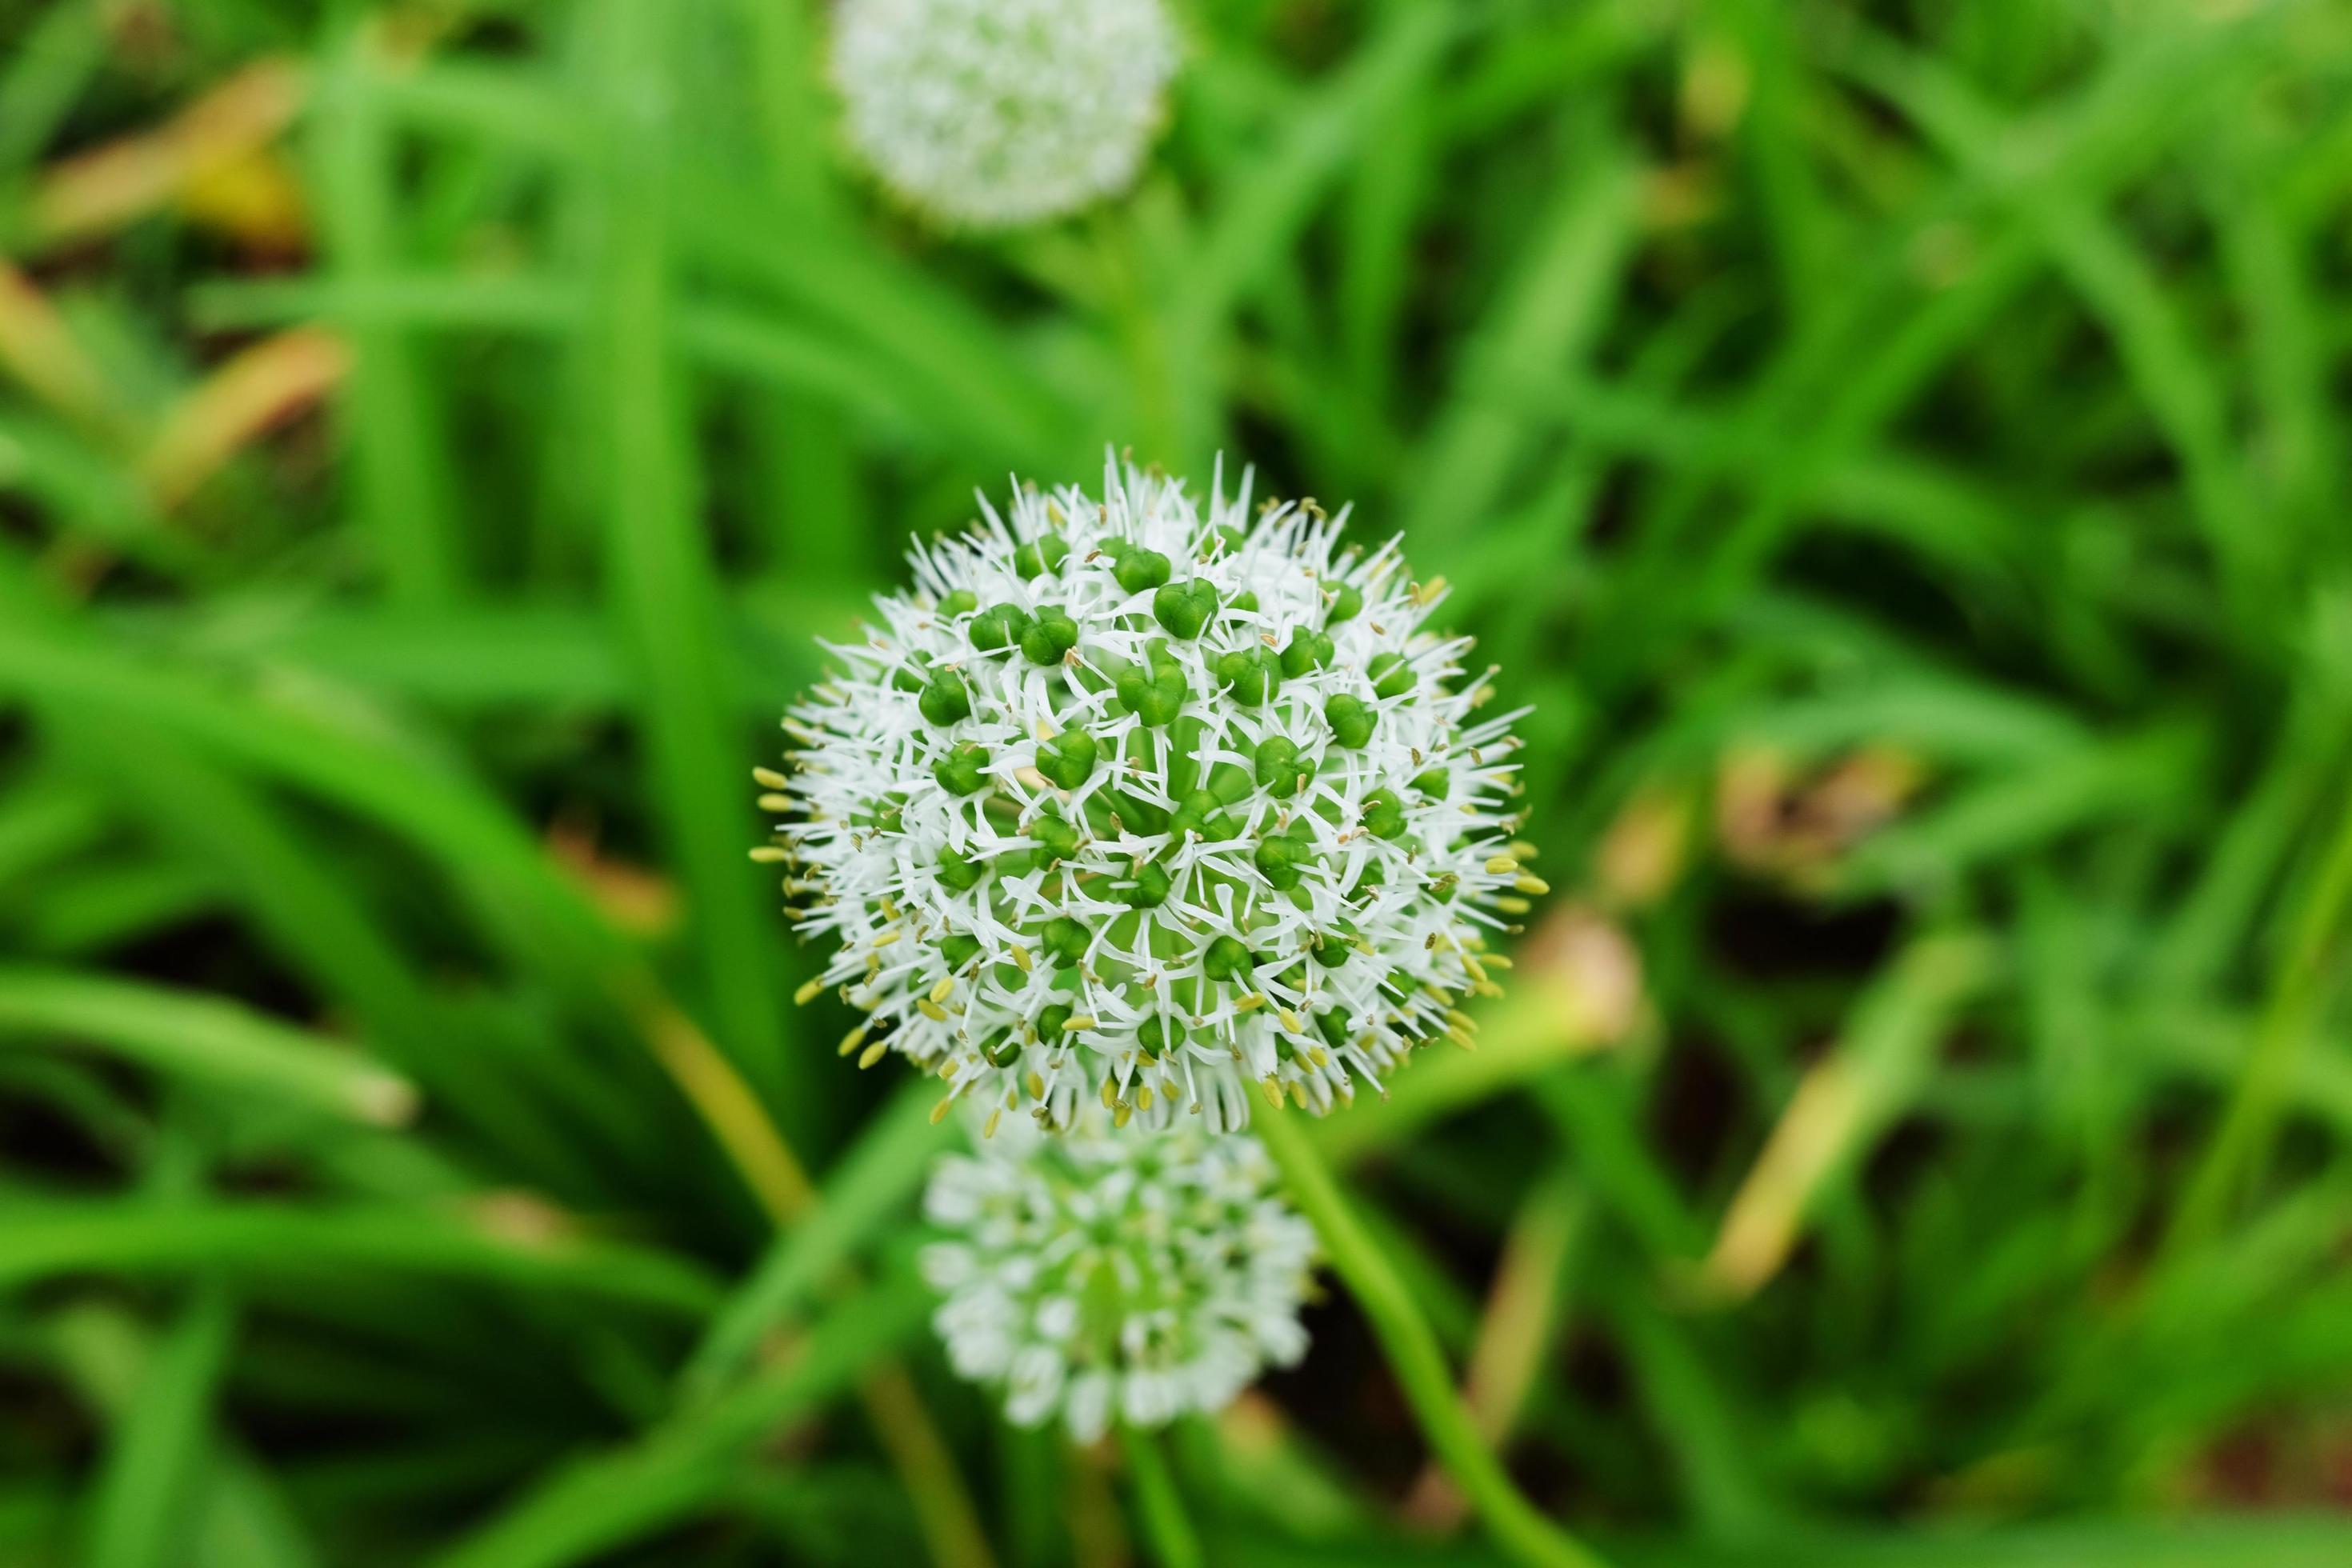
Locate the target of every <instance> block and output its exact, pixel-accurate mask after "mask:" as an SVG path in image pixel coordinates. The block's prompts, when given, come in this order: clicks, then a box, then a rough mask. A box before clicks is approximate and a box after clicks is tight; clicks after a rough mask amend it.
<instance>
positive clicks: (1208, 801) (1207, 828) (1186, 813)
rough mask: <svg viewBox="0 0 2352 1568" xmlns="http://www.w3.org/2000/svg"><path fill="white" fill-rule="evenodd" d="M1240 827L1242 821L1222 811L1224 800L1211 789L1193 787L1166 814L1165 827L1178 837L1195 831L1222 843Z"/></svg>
mask: <svg viewBox="0 0 2352 1568" xmlns="http://www.w3.org/2000/svg"><path fill="white" fill-rule="evenodd" d="M1241 830H1242V825H1241V824H1240V823H1238V822H1235V821H1234V819H1233V818H1232V817H1231V816H1228V815H1226V812H1225V803H1224V802H1223V801H1221V800H1219V799H1218V798H1217V795H1216V792H1215V791H1214V790H1205V789H1196V790H1194V791H1193V792H1192V794H1190V795H1186V796H1185V797H1184V798H1183V799H1182V800H1180V801H1178V802H1177V803H1176V809H1175V810H1174V811H1172V812H1171V813H1169V815H1168V831H1169V832H1171V833H1173V834H1174V835H1176V837H1179V838H1181V837H1184V835H1186V834H1188V833H1197V834H1199V835H1200V836H1201V837H1203V838H1205V839H1207V840H1208V841H1209V842H1210V843H1212V844H1223V843H1225V842H1227V841H1228V840H1230V839H1232V838H1234V837H1238V836H1239V835H1240V833H1241Z"/></svg>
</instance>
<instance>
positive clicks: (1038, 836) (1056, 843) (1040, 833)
mask: <svg viewBox="0 0 2352 1568" xmlns="http://www.w3.org/2000/svg"><path fill="white" fill-rule="evenodd" d="M1029 837H1032V838H1034V839H1035V840H1036V841H1037V863H1038V864H1039V865H1041V866H1052V865H1055V864H1057V863H1058V862H1060V861H1064V860H1066V859H1068V858H1070V857H1071V856H1073V855H1075V854H1076V853H1077V852H1078V830H1077V829H1076V828H1075V827H1073V826H1070V825H1069V824H1068V823H1066V822H1064V821H1063V820H1062V819H1061V818H1060V817H1058V816H1041V817H1039V818H1038V819H1037V820H1036V821H1034V822H1033V823H1031V824H1030V825H1029Z"/></svg>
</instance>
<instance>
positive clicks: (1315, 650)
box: [1282, 626, 1339, 680]
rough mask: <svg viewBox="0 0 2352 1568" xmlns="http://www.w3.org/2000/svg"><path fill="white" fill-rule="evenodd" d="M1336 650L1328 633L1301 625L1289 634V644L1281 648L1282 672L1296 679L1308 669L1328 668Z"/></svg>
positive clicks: (1336, 647) (1337, 649)
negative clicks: (1311, 629) (1312, 630)
mask: <svg viewBox="0 0 2352 1568" xmlns="http://www.w3.org/2000/svg"><path fill="white" fill-rule="evenodd" d="M1338 651H1339V648H1338V646H1337V645H1336V644H1334V643H1333V642H1332V641H1331V638H1330V637H1329V636H1328V634H1326V633H1323V632H1310V631H1308V630H1307V628H1306V627H1305V626H1301V627H1299V628H1298V629H1297V631H1295V632H1293V633H1291V634H1290V643H1289V646H1288V647H1285V648H1284V649H1283V650H1282V673H1283V674H1285V675H1286V676H1288V677H1290V679H1293V680H1296V679H1298V678H1299V677H1300V676H1302V675H1304V674H1306V673H1307V671H1308V670H1310V669H1328V668H1330V667H1331V658H1332V656H1333V655H1334V654H1336V653H1337V652H1338Z"/></svg>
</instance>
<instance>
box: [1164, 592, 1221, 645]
mask: <svg viewBox="0 0 2352 1568" xmlns="http://www.w3.org/2000/svg"><path fill="white" fill-rule="evenodd" d="M1216 613H1217V591H1216V589H1214V588H1213V587H1211V586H1210V585H1209V584H1207V583H1206V582H1204V581H1202V579H1200V578H1198V577H1192V578H1189V579H1187V580H1186V581H1184V582H1181V583H1169V584H1163V585H1162V586H1161V587H1160V591H1159V592H1158V593H1156V594H1154V595H1151V618H1152V619H1153V620H1155V621H1158V622H1159V623H1160V626H1163V627H1165V628H1166V629H1167V632H1168V635H1169V636H1170V637H1182V638H1185V639H1187V640H1189V639H1191V638H1192V637H1199V636H1200V635H1201V632H1202V629H1203V628H1204V627H1206V626H1208V624H1209V618H1210V617H1211V616H1214V615H1215V614H1216Z"/></svg>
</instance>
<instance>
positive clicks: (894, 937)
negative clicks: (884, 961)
mask: <svg viewBox="0 0 2352 1568" xmlns="http://www.w3.org/2000/svg"><path fill="white" fill-rule="evenodd" d="M906 934H907V933H906V932H905V931H901V930H899V929H898V927H897V926H892V927H891V928H890V929H889V930H888V931H884V932H883V933H882V934H881V935H880V936H877V937H876V938H875V939H874V947H875V951H876V952H880V951H881V950H882V949H883V948H886V947H887V946H889V945H890V944H891V943H892V942H896V941H898V939H899V938H900V937H902V936H904V935H906Z"/></svg>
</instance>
